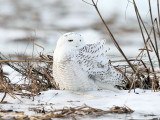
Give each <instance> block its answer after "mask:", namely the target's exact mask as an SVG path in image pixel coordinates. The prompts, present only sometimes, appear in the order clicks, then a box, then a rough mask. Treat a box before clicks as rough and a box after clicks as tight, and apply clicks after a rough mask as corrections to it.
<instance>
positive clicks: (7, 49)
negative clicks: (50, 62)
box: [0, 0, 157, 57]
mask: <svg viewBox="0 0 160 120" xmlns="http://www.w3.org/2000/svg"><path fill="white" fill-rule="evenodd" d="M87 1H88V2H90V3H91V0H87ZM136 3H137V6H138V8H139V11H140V13H141V15H142V18H143V20H144V21H145V22H146V23H148V26H149V27H150V18H149V9H148V1H146V0H136ZM152 6H154V7H152V8H153V15H154V16H156V15H157V13H156V12H155V11H154V9H155V10H156V11H157V8H156V7H155V6H156V0H153V1H152ZM98 7H99V10H100V12H101V13H102V16H103V17H104V20H105V21H106V23H107V24H108V26H109V27H110V29H111V31H112V33H113V34H114V36H115V38H116V40H117V41H118V43H119V44H120V46H121V47H122V49H123V50H124V53H125V54H126V55H127V56H128V57H133V56H136V55H137V54H138V49H139V48H142V47H143V41H142V38H141V33H140V31H139V26H138V23H137V19H136V14H135V11H134V7H133V4H132V2H130V1H128V0H99V2H98ZM72 31H75V32H79V33H80V34H82V35H83V36H84V38H85V40H86V43H94V42H96V41H98V40H100V39H105V38H107V34H106V29H105V27H104V25H103V24H102V22H101V20H100V18H99V16H98V14H97V12H96V10H95V8H94V7H93V6H91V5H89V4H86V3H84V2H83V1H82V0H0V52H1V53H3V54H4V55H10V56H11V57H12V56H15V55H18V56H30V55H31V54H33V53H34V54H35V55H38V54H39V53H40V52H43V53H45V54H51V55H52V54H53V51H54V49H55V46H56V42H57V40H58V38H59V37H60V36H61V35H62V34H64V33H66V32H72ZM107 41H108V46H109V47H110V48H111V50H110V53H109V54H110V55H116V56H120V53H119V52H118V51H117V49H116V48H115V47H114V45H113V43H112V41H111V40H109V39H108V40H107Z"/></svg>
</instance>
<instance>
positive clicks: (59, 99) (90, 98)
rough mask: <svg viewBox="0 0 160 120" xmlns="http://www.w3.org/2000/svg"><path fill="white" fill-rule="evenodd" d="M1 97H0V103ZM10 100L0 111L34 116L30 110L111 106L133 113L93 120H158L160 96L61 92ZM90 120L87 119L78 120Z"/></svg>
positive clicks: (140, 92) (109, 115)
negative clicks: (127, 108)
mask: <svg viewBox="0 0 160 120" xmlns="http://www.w3.org/2000/svg"><path fill="white" fill-rule="evenodd" d="M2 96H3V94H2V93H0V99H1V98H2ZM17 97H18V98H19V99H20V100H21V101H19V100H18V99H13V98H11V97H10V96H9V95H7V97H6V98H5V100H4V101H7V102H8V104H0V108H1V109H2V110H13V111H24V114H26V115H30V116H31V115H37V113H36V112H34V111H32V108H36V107H37V108H39V109H41V110H42V108H44V110H46V111H53V110H55V109H59V108H64V107H76V106H81V105H83V104H86V105H88V106H90V107H93V108H98V109H102V110H109V109H110V108H111V107H113V106H128V107H129V108H131V109H132V110H134V112H133V113H132V114H105V115H103V116H100V117H97V118H94V119H95V120H105V119H110V120H112V119H113V120H116V119H117V120H119V119H122V120H124V119H137V120H139V119H153V118H158V119H159V118H160V107H159V106H160V102H159V100H160V92H152V91H151V90H142V89H136V93H134V92H133V90H132V91H131V93H128V90H122V91H120V92H118V93H117V92H113V91H90V92H71V91H61V90H48V91H43V92H41V94H40V95H38V96H35V98H34V101H33V99H32V98H30V99H29V98H27V97H20V96H17ZM81 119H83V120H84V119H86V120H87V119H89V118H87V117H86V118H81Z"/></svg>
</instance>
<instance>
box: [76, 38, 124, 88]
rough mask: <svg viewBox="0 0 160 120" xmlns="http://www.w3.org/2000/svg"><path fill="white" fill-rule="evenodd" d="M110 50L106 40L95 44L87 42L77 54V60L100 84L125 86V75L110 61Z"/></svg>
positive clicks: (90, 76) (91, 77)
mask: <svg viewBox="0 0 160 120" xmlns="http://www.w3.org/2000/svg"><path fill="white" fill-rule="evenodd" d="M108 50H109V48H108V47H107V46H106V42H105V40H102V41H100V42H98V43H95V44H87V45H86V46H84V47H83V48H81V49H80V50H79V51H78V53H77V54H76V62H77V63H78V64H79V65H80V66H81V68H82V70H84V71H85V72H87V73H88V77H89V78H90V79H92V80H94V81H95V82H98V84H103V83H104V84H105V83H107V84H111V85H113V86H123V84H125V81H124V77H123V75H122V73H120V72H119V71H118V70H116V69H115V68H114V67H113V66H112V65H111V64H110V63H109V59H108V58H107V52H108ZM102 86H103V85H102Z"/></svg>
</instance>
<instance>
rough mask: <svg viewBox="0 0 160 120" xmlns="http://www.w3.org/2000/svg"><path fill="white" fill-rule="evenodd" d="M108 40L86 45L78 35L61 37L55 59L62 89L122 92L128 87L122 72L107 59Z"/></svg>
mask: <svg viewBox="0 0 160 120" xmlns="http://www.w3.org/2000/svg"><path fill="white" fill-rule="evenodd" d="M107 51H108V47H106V42H105V40H101V41H100V42H98V43H95V44H85V42H84V39H83V38H82V36H81V35H80V34H78V33H75V32H70V33H66V34H64V35H63V36H62V37H60V38H59V40H58V42H57V45H56V49H55V51H54V58H53V77H54V79H55V82H56V84H57V85H58V86H59V88H60V89H61V90H72V91H89V90H98V89H109V90H115V89H116V90H118V89H117V86H118V87H123V86H124V85H125V82H126V81H125V79H124V76H123V74H122V73H120V72H119V71H118V70H117V69H115V68H114V67H113V66H112V65H111V64H110V62H109V59H108V58H107V55H106V53H107Z"/></svg>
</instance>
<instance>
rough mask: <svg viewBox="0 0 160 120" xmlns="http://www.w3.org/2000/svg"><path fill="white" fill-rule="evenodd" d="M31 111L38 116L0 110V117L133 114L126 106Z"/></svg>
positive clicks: (62, 117) (29, 119)
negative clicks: (108, 108) (103, 108)
mask: <svg viewBox="0 0 160 120" xmlns="http://www.w3.org/2000/svg"><path fill="white" fill-rule="evenodd" d="M30 110H31V111H34V112H36V113H38V115H31V116H30V115H24V112H17V113H14V112H13V111H12V110H11V111H3V110H0V116H3V118H7V117H8V116H10V115H11V116H12V118H14V120H20V119H24V120H25V119H26V120H31V119H34V120H38V119H43V120H51V119H53V118H60V119H64V118H72V119H74V120H77V119H78V118H80V117H81V118H83V117H84V116H85V117H88V118H91V119H92V118H96V117H98V116H101V115H104V114H109V113H116V114H123V113H125V114H126V113H128V114H130V113H133V112H134V111H133V110H132V109H130V108H128V107H127V106H123V107H118V106H114V107H112V108H111V109H110V110H107V111H106V110H101V109H96V108H92V107H89V106H87V105H82V106H78V107H65V108H63V109H56V110H53V111H45V108H44V107H42V108H39V107H33V108H30Z"/></svg>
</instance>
